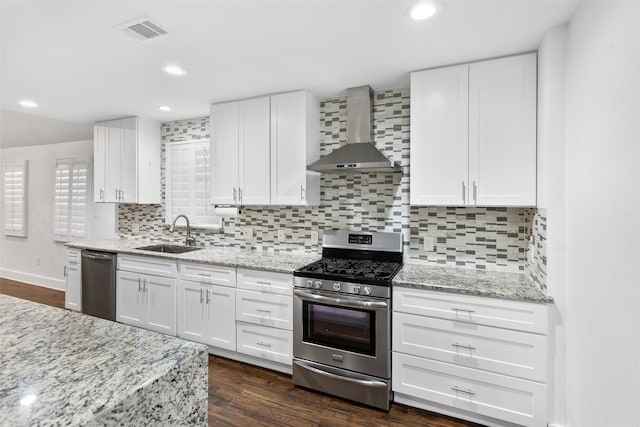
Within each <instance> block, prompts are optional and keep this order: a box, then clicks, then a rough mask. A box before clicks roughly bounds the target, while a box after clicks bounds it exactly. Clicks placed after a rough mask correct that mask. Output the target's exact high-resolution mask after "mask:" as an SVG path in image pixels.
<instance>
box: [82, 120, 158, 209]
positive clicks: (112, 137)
mask: <svg viewBox="0 0 640 427" xmlns="http://www.w3.org/2000/svg"><path fill="white" fill-rule="evenodd" d="M93 148H94V193H93V194H94V200H95V201H96V202H117V203H160V202H161V199H160V124H158V123H156V122H153V121H149V120H144V119H140V118H138V117H126V118H123V119H117V120H109V121H104V122H98V123H96V124H95V126H94V142H93Z"/></svg>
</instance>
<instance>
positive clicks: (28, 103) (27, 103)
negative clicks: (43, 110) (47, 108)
mask: <svg viewBox="0 0 640 427" xmlns="http://www.w3.org/2000/svg"><path fill="white" fill-rule="evenodd" d="M20 105H22V106H23V107H27V108H35V107H37V106H38V104H36V103H35V102H33V101H29V100H28V99H23V100H22V101H20Z"/></svg>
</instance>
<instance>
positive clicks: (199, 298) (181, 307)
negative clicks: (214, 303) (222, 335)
mask: <svg viewBox="0 0 640 427" xmlns="http://www.w3.org/2000/svg"><path fill="white" fill-rule="evenodd" d="M204 297H205V294H204V288H203V287H202V286H201V285H200V284H199V283H195V282H189V281H186V280H180V281H179V282H178V336H180V337H181V338H186V339H188V340H193V341H198V342H201V343H205V342H206V335H207V321H206V315H207V311H206V309H207V306H206V303H205V299H204ZM234 319H235V316H234Z"/></svg>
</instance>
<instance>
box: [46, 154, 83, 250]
mask: <svg viewBox="0 0 640 427" xmlns="http://www.w3.org/2000/svg"><path fill="white" fill-rule="evenodd" d="M87 180H88V164H87V163H82V162H75V161H74V160H72V159H63V160H58V161H57V162H56V166H55V190H54V219H53V224H54V225H53V234H54V237H55V239H56V240H59V241H68V240H72V239H77V238H82V237H85V236H86V222H87V221H86V219H87V207H88V206H87V185H88V182H87Z"/></svg>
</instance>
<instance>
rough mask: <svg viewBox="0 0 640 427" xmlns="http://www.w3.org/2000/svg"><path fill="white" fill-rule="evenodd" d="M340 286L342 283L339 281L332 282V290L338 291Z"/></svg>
mask: <svg viewBox="0 0 640 427" xmlns="http://www.w3.org/2000/svg"><path fill="white" fill-rule="evenodd" d="M341 287H342V285H341V284H340V283H334V284H333V290H334V291H339V290H340V288H341Z"/></svg>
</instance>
